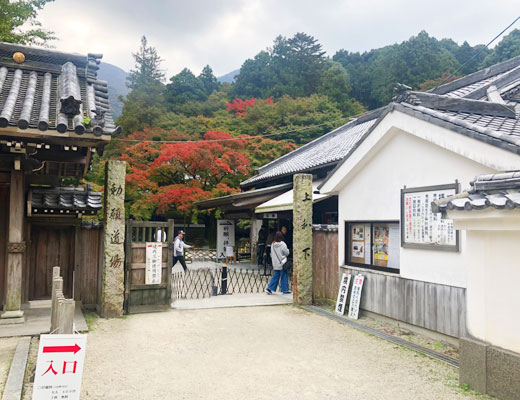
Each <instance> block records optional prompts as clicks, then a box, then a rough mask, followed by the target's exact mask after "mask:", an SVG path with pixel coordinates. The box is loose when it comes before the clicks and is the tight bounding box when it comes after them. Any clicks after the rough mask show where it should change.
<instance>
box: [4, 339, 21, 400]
mask: <svg viewBox="0 0 520 400" xmlns="http://www.w3.org/2000/svg"><path fill="white" fill-rule="evenodd" d="M17 344H18V338H14V337H13V338H2V339H0V398H2V393H3V392H4V387H5V382H6V381H7V375H9V368H10V367H11V361H12V360H13V356H14V352H15V351H16V345H17Z"/></svg>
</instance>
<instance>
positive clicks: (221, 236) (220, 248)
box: [217, 219, 235, 259]
mask: <svg viewBox="0 0 520 400" xmlns="http://www.w3.org/2000/svg"><path fill="white" fill-rule="evenodd" d="M234 246H235V221H233V220H231V219H219V220H217V259H225V258H226V253H227V251H226V250H227V249H226V247H234Z"/></svg>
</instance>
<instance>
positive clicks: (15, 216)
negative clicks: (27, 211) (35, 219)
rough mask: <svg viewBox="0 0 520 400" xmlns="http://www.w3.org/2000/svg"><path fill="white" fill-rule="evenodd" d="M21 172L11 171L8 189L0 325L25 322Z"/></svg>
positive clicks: (22, 189)
mask: <svg viewBox="0 0 520 400" xmlns="http://www.w3.org/2000/svg"><path fill="white" fill-rule="evenodd" d="M23 174H24V173H23V171H15V170H12V171H11V185H10V188H9V191H10V193H9V196H10V197H9V243H8V245H7V274H6V282H5V287H6V297H5V312H4V313H3V314H2V315H1V317H0V324H16V323H23V322H25V319H24V316H23V311H22V310H21V306H22V270H23V260H24V253H25V242H24V240H23V221H24V207H25V190H24V179H23V178H24V176H23Z"/></svg>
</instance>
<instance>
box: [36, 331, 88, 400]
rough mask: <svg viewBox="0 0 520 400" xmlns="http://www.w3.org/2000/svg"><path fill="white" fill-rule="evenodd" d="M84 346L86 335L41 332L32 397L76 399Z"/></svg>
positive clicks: (78, 396)
mask: <svg viewBox="0 0 520 400" xmlns="http://www.w3.org/2000/svg"><path fill="white" fill-rule="evenodd" d="M86 348H87V335H40V347H39V349H38V359H37V361H36V370H35V372H34V386H33V394H32V399H33V400H54V399H66V400H77V399H79V398H80V394H81V379H82V376H83V366H84V363H85V351H86Z"/></svg>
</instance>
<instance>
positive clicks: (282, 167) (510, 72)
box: [241, 56, 520, 188]
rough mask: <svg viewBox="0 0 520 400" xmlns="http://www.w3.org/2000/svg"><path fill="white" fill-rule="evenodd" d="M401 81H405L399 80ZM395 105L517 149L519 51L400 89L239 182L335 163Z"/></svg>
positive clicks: (519, 139) (519, 137)
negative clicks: (429, 84)
mask: <svg viewBox="0 0 520 400" xmlns="http://www.w3.org/2000/svg"><path fill="white" fill-rule="evenodd" d="M401 87H405V86H404V85H401ZM392 110H398V111H402V112H405V113H408V114H410V115H413V116H414V117H417V118H420V119H423V120H426V121H428V122H431V123H434V124H437V125H440V126H443V127H445V128H447V129H450V130H453V131H455V132H458V133H461V134H463V135H466V136H470V137H472V138H474V139H476V140H481V141H484V142H486V143H489V144H492V145H494V146H498V147H501V148H504V149H506V150H508V151H512V152H514V153H516V154H520V121H519V113H520V56H519V57H515V58H512V59H510V60H508V61H505V62H503V63H500V64H496V65H493V66H491V67H489V68H486V69H483V70H480V71H477V72H475V73H473V74H470V75H467V76H464V77H462V78H460V79H457V80H455V81H452V82H449V83H447V84H444V85H442V86H439V87H437V88H434V89H432V90H431V91H430V92H428V93H419V92H414V91H411V90H409V91H406V90H405V91H404V92H402V93H401V94H400V95H399V96H398V97H397V98H396V100H395V102H393V103H391V104H390V105H389V106H387V107H385V108H382V109H379V110H376V111H374V112H372V113H369V114H367V115H366V116H364V117H362V118H360V119H358V120H355V121H352V122H349V123H348V124H346V125H343V126H342V127H340V128H338V129H336V130H334V131H332V132H330V133H328V134H326V135H323V136H322V137H320V138H318V139H316V140H314V141H313V142H311V143H308V144H307V145H305V146H302V147H300V148H298V149H296V150H294V151H292V152H291V153H289V154H286V155H285V156H283V157H280V158H279V159H277V160H274V161H272V162H270V163H269V164H266V165H264V166H263V167H261V168H259V169H258V174H257V175H255V176H253V177H252V178H249V179H248V180H246V181H244V182H242V184H241V186H242V187H243V188H247V187H252V186H254V185H255V184H258V183H261V182H266V181H269V180H272V179H276V178H279V177H282V176H288V175H292V174H294V173H298V172H308V171H312V170H314V169H316V168H321V167H325V166H328V165H332V166H335V165H337V164H338V163H339V162H340V161H341V160H344V159H345V158H346V157H348V155H349V154H350V153H351V152H352V151H353V150H354V149H355V148H356V147H357V146H358V145H359V143H360V142H361V141H362V140H363V138H364V137H365V136H366V134H367V133H368V132H369V131H370V130H371V129H372V128H373V127H374V126H375V125H376V124H377V122H378V121H379V120H380V119H382V118H384V117H385V115H386V114H387V113H388V112H390V111H392Z"/></svg>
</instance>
